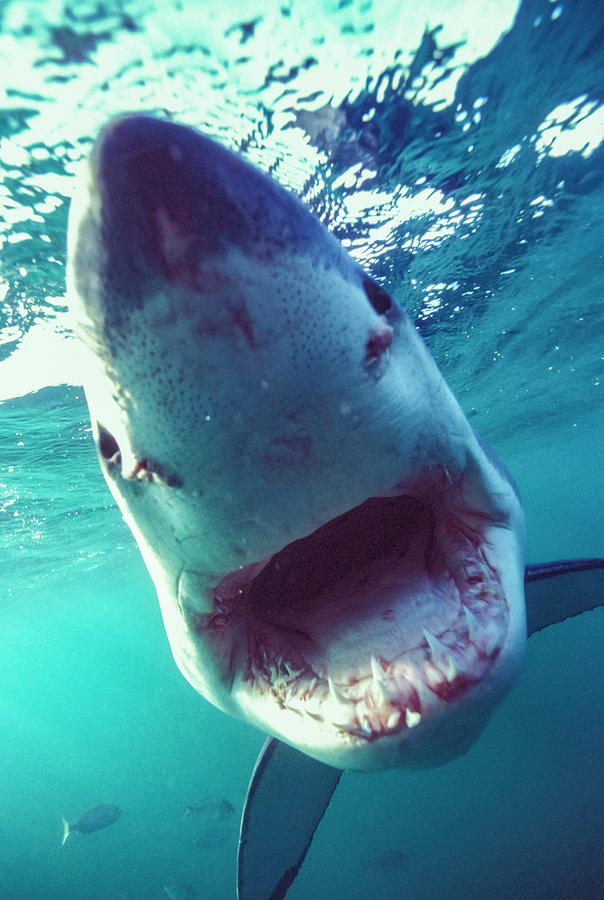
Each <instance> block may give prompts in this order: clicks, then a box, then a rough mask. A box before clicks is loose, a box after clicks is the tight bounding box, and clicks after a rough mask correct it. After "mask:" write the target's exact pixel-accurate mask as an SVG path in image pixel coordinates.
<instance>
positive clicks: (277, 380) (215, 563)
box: [67, 115, 526, 769]
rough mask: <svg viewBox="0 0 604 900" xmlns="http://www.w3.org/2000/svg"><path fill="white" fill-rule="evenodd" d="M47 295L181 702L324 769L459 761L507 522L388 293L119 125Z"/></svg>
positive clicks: (474, 727) (187, 136) (518, 537)
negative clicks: (183, 682) (191, 694)
mask: <svg viewBox="0 0 604 900" xmlns="http://www.w3.org/2000/svg"><path fill="white" fill-rule="evenodd" d="M67 288H68V298H69V304H70V308H71V312H72V315H73V318H74V327H75V330H76V332H77V334H78V335H79V337H80V338H81V340H82V342H83V345H84V347H85V349H86V353H87V362H86V367H85V370H84V372H83V382H84V387H85V392H86V397H87V401H88V405H89V409H90V415H91V421H92V428H93V434H94V438H95V441H96V444H97V448H98V455H99V460H100V464H101V468H102V470H103V474H104V476H105V478H106V480H107V482H108V485H109V487H110V489H111V491H112V493H113V495H114V497H115V499H116V500H117V502H118V504H119V506H120V508H121V510H122V513H123V515H124V518H125V520H126V522H127V523H128V524H129V526H130V528H131V529H132V532H133V533H134V536H135V538H136V540H137V542H138V545H139V547H140V550H141V553H142V555H143V558H144V561H145V563H146V565H147V568H148V570H149V572H150V574H151V577H152V579H153V581H154V583H155V586H156V589H157V594H158V598H159V602H160V605H161V610H162V615H163V621H164V624H165V628H166V632H167V635H168V638H169V641H170V645H171V648H172V653H173V655H174V658H175V661H176V663H177V665H178V666H179V668H180V670H181V671H182V673H183V674H184V676H185V677H186V678H187V679H188V681H189V682H190V683H191V684H192V685H193V687H194V688H195V689H196V690H197V691H198V692H199V693H200V694H202V695H203V696H204V697H206V698H207V699H208V700H209V701H210V702H211V703H213V704H215V705H216V706H217V707H219V708H220V709H221V710H223V711H224V712H226V713H228V714H230V715H232V716H235V717H238V718H240V719H243V720H245V721H247V722H249V723H251V724H253V725H255V726H257V727H259V728H260V729H262V730H264V731H265V732H267V733H268V734H270V735H273V736H275V737H277V738H279V739H281V740H282V741H284V742H286V743H287V744H290V745H291V746H292V747H295V748H297V749H299V750H301V751H303V753H305V754H308V755H309V756H310V757H313V758H314V759H316V760H319V761H321V762H323V763H328V764H329V765H331V766H334V767H337V768H339V769H346V768H354V769H376V768H384V767H389V766H405V765H408V766H428V765H435V764H439V763H442V762H444V761H446V760H448V759H451V758H453V757H455V756H457V755H459V754H461V753H463V752H464V751H465V750H466V749H467V748H468V747H469V746H470V745H471V744H472V742H473V741H474V740H475V739H476V738H477V736H478V735H479V734H480V732H481V730H482V729H483V727H484V725H485V723H486V721H487V720H488V717H489V715H490V713H491V712H492V710H493V709H494V707H495V706H496V704H497V703H498V702H499V700H500V699H501V698H502V697H503V696H504V694H505V693H506V691H507V690H508V688H509V687H510V685H511V683H512V682H513V679H514V676H515V675H516V673H517V671H518V669H519V666H520V664H521V661H522V657H523V651H524V645H525V640H526V620H525V602H524V586H523V582H524V551H523V547H524V519H523V512H522V507H521V504H520V500H519V497H518V493H517V490H516V488H515V486H514V483H513V481H512V479H511V477H510V475H509V474H508V473H507V471H506V469H505V468H504V466H503V465H502V464H501V463H500V462H499V461H498V460H497V459H496V457H495V456H494V454H493V453H492V451H491V450H490V449H489V448H488V447H487V445H486V444H485V442H484V441H483V440H482V439H481V438H480V437H479V436H478V435H477V434H476V433H475V431H474V430H473V429H472V428H471V426H470V425H469V423H468V422H467V420H466V418H465V416H464V414H463V412H462V411H461V408H460V406H459V405H458V403H457V401H456V400H455V398H454V396H453V394H452V393H451V391H450V390H449V388H448V387H447V385H446V384H445V381H444V380H443V378H442V376H441V374H440V372H439V370H438V368H437V366H436V364H435V362H434V361H433V359H432V357H431V356H430V353H429V352H428V350H427V348H426V347H425V345H424V343H423V342H422V340H421V338H420V337H419V335H418V333H417V331H416V329H415V327H414V325H413V323H412V322H411V320H410V319H409V317H408V316H407V314H406V313H405V312H404V310H403V308H402V306H401V304H400V302H399V301H400V300H401V299H404V298H398V297H393V296H392V295H391V294H390V293H389V292H388V290H387V289H386V288H385V287H384V286H382V285H380V284H378V283H376V281H375V280H374V279H372V278H371V276H370V275H369V274H368V273H366V272H365V271H363V269H362V268H361V267H360V266H359V265H358V264H357V263H356V262H355V261H354V260H353V259H352V258H351V257H350V256H349V255H348V254H347V253H346V252H345V251H344V249H343V248H342V246H341V245H340V244H339V242H338V241H337V240H336V239H335V238H334V237H333V236H332V235H331V234H330V233H329V232H328V231H327V230H326V229H325V228H324V227H323V225H322V224H320V223H319V221H318V220H317V219H316V218H315V217H314V216H313V215H312V214H311V213H310V212H309V211H308V210H307V209H306V208H305V207H304V206H303V205H302V204H301V203H300V202H299V201H298V200H297V199H296V198H295V197H294V196H293V195H291V194H290V193H288V192H287V191H286V190H285V189H284V188H282V187H281V186H279V185H278V184H276V183H275V182H274V181H273V180H271V179H270V178H269V177H267V176H266V175H265V174H263V173H262V172H260V171H259V170H257V169H256V168H254V167H253V166H251V165H250V164H249V163H248V162H246V161H245V160H243V159H242V158H241V157H240V156H238V155H236V154H234V153H232V152H231V151H229V150H227V149H225V148H224V147H222V146H219V145H218V144H217V143H215V142H214V141H212V140H210V139H209V138H207V137H205V136H203V135H201V134H199V133H197V132H196V131H194V130H193V129H191V128H188V127H185V126H181V125H178V124H175V123H173V122H171V121H166V120H163V119H159V118H155V117H151V116H144V115H129V116H123V117H120V118H118V119H116V120H114V121H112V122H111V123H109V124H108V125H107V126H106V127H105V128H104V130H103V131H102V133H101V134H100V136H99V137H98V139H97V141H96V143H95V145H94V148H93V150H92V152H91V155H90V157H89V159H88V161H87V163H86V165H85V167H84V170H83V172H82V174H81V175H80V178H79V182H78V185H77V188H76V191H75V193H74V197H73V201H72V204H71V211H70V219H69V230H68V267H67Z"/></svg>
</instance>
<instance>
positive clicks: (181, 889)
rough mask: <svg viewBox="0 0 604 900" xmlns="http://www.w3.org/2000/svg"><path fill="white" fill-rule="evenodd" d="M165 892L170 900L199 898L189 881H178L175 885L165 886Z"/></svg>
mask: <svg viewBox="0 0 604 900" xmlns="http://www.w3.org/2000/svg"><path fill="white" fill-rule="evenodd" d="M164 891H165V893H166V894H167V895H168V897H169V898H170V900H194V898H195V897H199V894H198V893H197V890H196V888H194V887H193V885H192V884H189V882H188V881H177V882H176V883H175V884H164Z"/></svg>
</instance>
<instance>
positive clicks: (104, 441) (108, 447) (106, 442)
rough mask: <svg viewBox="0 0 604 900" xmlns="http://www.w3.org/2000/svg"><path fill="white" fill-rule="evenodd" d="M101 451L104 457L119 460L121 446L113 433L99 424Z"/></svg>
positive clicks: (113, 460) (114, 460) (112, 460)
mask: <svg viewBox="0 0 604 900" xmlns="http://www.w3.org/2000/svg"><path fill="white" fill-rule="evenodd" d="M99 452H100V454H101V456H102V457H103V459H106V460H108V461H109V462H117V459H118V457H119V452H120V448H119V446H118V443H117V441H116V439H115V438H114V437H113V435H112V434H111V433H110V432H109V431H107V429H106V428H103V426H102V425H100V424H99Z"/></svg>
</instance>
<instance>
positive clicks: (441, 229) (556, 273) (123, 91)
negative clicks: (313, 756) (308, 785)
mask: <svg viewBox="0 0 604 900" xmlns="http://www.w3.org/2000/svg"><path fill="white" fill-rule="evenodd" d="M420 6H421V9H417V7H420ZM426 24H428V26H429V28H430V29H435V28H436V27H437V26H438V25H439V24H442V26H443V27H442V29H441V30H440V31H432V37H429V36H426V35H424V28H425V26H426ZM602 28H604V7H601V6H600V5H595V6H594V4H592V3H588V2H579V0H577V2H570V3H565V4H556V3H549V2H541V0H530V2H526V3H523V4H521V5H520V6H518V4H516V3H512V2H510V3H506V2H502V3H500V4H492V3H487V2H484V3H480V2H477V3H470V2H466V3H463V2H459V3H450V4H449V3H447V4H443V3H436V2H434V3H433V4H430V3H427V4H415V3H413V4H411V3H410V2H407V0H405V2H403V3H388V2H378V0H374V3H373V5H371V4H368V3H362V2H359V3H355V2H352V3H346V2H344V3H335V2H334V3H327V2H324V3H320V2H318V0H316V2H314V3H311V4H305V5H304V7H302V6H301V5H300V6H298V5H297V4H296V3H295V2H290V3H289V4H283V5H282V6H281V7H279V8H277V7H276V6H275V5H271V4H269V3H261V2H257V3H256V4H254V5H252V4H247V5H246V7H245V8H244V11H243V12H241V11H239V12H237V13H234V12H232V10H229V8H224V7H221V8H220V9H219V8H217V7H216V6H215V5H214V4H209V3H204V2H197V3H193V2H190V3H183V4H180V5H176V4H175V5H174V6H164V7H162V9H161V10H159V9H155V8H154V7H153V6H151V5H149V4H145V3H143V2H141V0H139V2H136V3H130V4H123V3H119V4H118V3H115V4H113V3H105V4H103V6H102V7H100V6H99V7H97V6H96V5H94V4H85V3H81V4H80V3H78V4H73V6H71V7H69V6H68V5H63V4H62V3H57V4H47V3H38V2H33V0H31V2H12V3H11V2H8V3H6V2H5V3H2V4H0V76H1V77H0V92H3V93H0V97H1V98H2V99H1V100H0V137H1V139H2V141H1V143H0V167H1V169H0V171H1V174H2V180H1V181H0V338H1V343H0V398H1V399H3V401H4V402H3V403H2V404H1V405H0V513H1V516H0V619H1V623H2V642H1V644H0V753H1V756H0V758H1V760H2V766H1V767H0V798H1V802H0V839H1V847H2V851H1V856H0V859H1V861H2V864H1V866H0V896H1V897H6V898H8V900H13V898H14V900H21V898H23V900H30V898H31V900H34V898H49V900H55V898H57V900H59V898H66V897H70V898H82V900H109V898H111V900H117V898H136V900H138V898H154V897H157V898H161V897H165V896H167V895H166V893H165V892H164V890H163V887H164V885H172V884H175V883H177V882H185V883H188V884H190V885H193V886H194V887H195V889H196V890H197V892H198V895H199V896H200V897H204V898H217V900H222V898H225V900H226V898H232V897H233V896H234V878H235V864H234V858H235V849H236V840H237V821H236V819H237V817H234V818H233V819H232V820H229V821H228V822H226V823H224V827H223V826H222V824H221V828H223V833H222V838H221V840H220V841H219V842H218V846H215V847H207V846H206V847H198V846H196V842H197V841H198V839H199V838H200V837H202V835H203V834H204V833H206V832H207V831H208V830H211V826H210V824H209V823H206V822H204V821H200V819H199V818H198V817H194V816H190V817H187V818H186V819H184V820H183V819H182V814H183V811H184V807H185V805H187V804H189V805H191V804H193V803H195V802H197V801H198V800H200V799H202V798H203V797H204V796H207V795H218V796H222V797H224V798H226V799H228V800H229V801H230V802H231V803H232V804H233V806H235V808H236V809H237V811H239V810H240V809H241V806H242V803H243V801H244V797H245V791H246V786H247V781H248V778H249V774H250V772H251V769H252V766H253V763H254V760H255V757H256V755H257V752H258V750H259V748H260V746H261V744H262V742H263V736H262V735H260V734H259V733H257V732H255V731H254V730H252V729H250V728H248V727H246V726H244V725H242V724H241V723H237V722H234V721H232V720H230V719H228V718H227V717H226V716H224V715H222V714H220V713H218V712H217V711H215V710H214V709H213V708H212V707H210V706H209V705H208V704H207V703H206V702H205V701H204V700H202V699H201V698H200V697H198V696H197V695H196V694H195V693H194V692H193V690H192V689H191V688H190V687H189V685H188V684H187V683H186V682H185V681H184V679H183V678H182V676H181V675H180V674H179V672H178V670H177V669H176V667H175V665H174V663H173V661H172V657H171V654H170V650H169V646H168V642H167V639H166V637H165V634H164V631H163V626H162V623H161V618H160V614H159V608H158V605H157V601H156V599H155V595H154V590H153V587H152V585H151V583H150V580H149V578H148V575H147V573H146V570H145V568H144V566H143V564H142V562H141V560H140V558H139V555H138V551H137V549H136V547H135V546H134V542H133V540H132V538H131V536H130V533H129V531H128V529H127V528H126V526H125V525H124V523H123V522H122V520H121V517H120V514H119V512H118V511H117V509H116V508H115V506H114V505H113V502H112V500H111V497H110V495H109V492H108V490H107V488H106V487H105V484H104V481H103V479H102V476H101V474H100V471H99V469H98V465H97V462H96V453H95V449H94V446H93V442H92V438H91V435H90V431H89V424H88V417H87V410H86V406H85V401H84V398H83V392H82V390H81V388H79V386H78V369H77V352H76V348H75V347H74V345H73V342H72V341H71V339H70V327H69V321H68V318H67V316H66V307H65V301H64V263H65V227H66V217H67V208H68V202H69V196H70V192H71V186H72V178H73V172H74V170H75V166H76V164H77V162H78V160H79V159H80V158H81V157H82V156H83V154H85V153H86V152H87V150H88V148H89V146H90V142H91V139H92V138H93V136H94V135H95V133H96V131H97V130H98V128H99V127H100V126H101V125H102V124H103V122H104V121H105V120H106V119H107V118H108V117H109V116H110V115H112V114H114V113H117V112H119V111H123V110H131V109H139V108H144V109H147V110H149V109H151V110H154V111H157V112H162V111H164V110H167V111H168V112H169V113H170V114H172V115H173V116H174V117H175V118H176V119H178V120H181V121H185V122H188V123H190V124H193V125H196V126H198V127H200V128H203V129H204V130H206V131H207V132H209V133H210V134H212V135H213V136H214V137H216V138H218V139H220V140H222V141H223V142H225V143H227V144H229V145H230V146H233V147H236V148H238V149H242V150H243V151H245V152H246V153H248V154H249V156H250V158H251V159H253V160H254V161H255V162H256V163H257V164H259V165H261V166H262V167H263V168H265V169H267V170H270V171H271V172H272V173H273V174H274V176H275V177H276V178H278V179H279V180H281V181H282V182H283V183H284V184H286V185H287V186H289V187H291V188H292V189H294V190H296V191H298V192H299V193H300V194H301V195H302V197H303V198H304V200H305V201H306V202H307V203H308V204H309V205H310V206H311V207H312V208H313V209H314V210H315V211H316V212H317V214H318V215H319V216H320V217H321V218H322V219H323V220H324V221H326V222H327V223H328V224H329V225H330V227H331V228H332V229H333V230H334V231H335V233H336V234H337V235H338V236H339V237H340V238H341V239H342V240H344V241H345V242H346V243H347V245H348V246H349V249H350V250H351V252H353V253H354V254H355V255H356V256H357V257H358V258H359V259H360V260H362V261H363V263H364V265H365V266H366V267H367V268H368V269H369V270H370V271H371V272H372V274H373V275H374V276H375V277H377V278H378V279H383V280H384V281H387V282H388V283H389V284H390V285H393V286H394V287H395V289H396V291H397V294H398V296H399V297H400V299H401V301H402V302H403V303H404V305H405V306H406V308H407V309H408V310H409V312H410V313H411V315H412V316H414V317H415V319H416V321H417V325H418V327H419V328H420V330H421V332H422V334H423V335H424V337H425V339H426V340H427V342H428V343H429V346H430V347H431V349H432V352H433V353H434V355H435V357H436V358H437V361H438V363H439V365H440V366H441V369H442V371H443V373H444V375H445V377H446V379H447V381H448V382H449V384H450V385H451V387H452V389H453V390H454V392H455V393H456V395H457V396H458V398H459V400H460V402H461V403H462V406H463V407H464V409H465V411H466V413H467V415H468V416H469V417H470V420H471V422H472V424H473V425H474V426H475V427H476V428H477V429H478V430H479V431H480V432H481V433H482V434H483V435H484V436H485V437H486V439H487V440H488V441H489V442H490V443H491V444H492V445H493V447H494V448H495V450H496V451H497V453H498V454H499V455H500V456H501V457H502V458H503V459H504V460H505V462H506V464H507V465H508V467H509V468H510V470H511V471H512V472H513V474H514V476H515V478H516V480H517V482H518V484H519V487H520V491H521V494H522V497H523V501H524V506H525V510H526V514H527V523H528V548H527V553H528V559H529V560H530V561H537V560H540V559H549V558H555V557H560V556H565V557H566V556H573V555H577V556H588V555H600V556H602V555H604V523H603V518H602V506H603V500H604V466H603V465H602V463H603V457H602V446H603V445H604V402H603V397H602V390H603V357H604V349H603V348H604V308H603V303H602V284H603V283H604V278H603V276H604V255H603V252H602V248H603V247H604V236H603V229H602V221H601V210H602V208H603V201H604V178H603V175H604V144H603V143H602V139H603V138H604V117H603V114H602V99H603V93H604V67H603V63H604V51H603V50H602V49H601V48H602V39H601V35H602ZM24 71H27V73H28V75H27V77H24V76H23V72H24ZM332 98H333V99H332ZM330 102H331V108H330V107H329V104H330ZM603 640H604V610H598V611H596V612H594V613H589V614H586V615H584V616H582V617H581V618H579V619H576V620H573V621H570V622H566V623H563V624H562V625H560V626H556V627H555V628H553V629H549V630H548V631H546V632H544V633H541V634H539V635H537V636H535V637H533V638H532V639H531V641H530V642H529V648H528V655H527V662H526V666H525V668H524V670H523V673H522V675H521V678H520V679H519V681H518V683H517V685H516V686H515V688H514V690H513V691H512V693H511V695H510V696H509V697H508V698H507V699H506V700H505V701H504V703H503V704H502V705H501V707H500V708H499V709H498V710H497V711H496V713H495V715H494V717H493V720H492V722H491V724H490V726H489V728H488V729H487V731H486V732H485V734H484V736H483V737H482V738H481V740H480V741H479V742H478V743H477V745H476V746H475V747H474V748H473V749H472V750H471V751H470V752H469V753H468V754H467V756H466V757H464V758H462V759H460V760H457V761H455V762H453V763H450V764H449V765H447V766H445V767H443V768H441V769H438V770H435V771H433V772H422V773H406V772H402V771H401V772H396V773H381V774H375V775H370V776H361V775H358V774H350V773H348V774H346V775H345V776H344V777H343V778H342V781H341V784H340V787H339V788H338V790H337V792H336V795H335V798H334V801H333V802H332V805H331V806H330V808H329V810H328V813H327V815H326V817H325V820H324V821H323V823H322V824H321V826H320V829H319V831H318V832H317V835H316V838H315V841H314V844H313V847H312V848H311V851H310V853H309V857H308V859H307V862H306V864H305V866H304V868H303V870H302V872H301V875H300V877H299V879H298V881H297V882H296V884H295V885H294V887H293V888H292V889H291V892H290V894H289V895H288V896H291V897H292V900H296V898H297V900H306V898H309V897H312V898H313V900H322V898H326V900H327V898H333V897H336V898H339V897H342V898H343V897H346V898H352V900H357V898H358V900H361V898H365V897H367V896H372V897H375V898H376V900H377V898H380V900H381V898H383V900H389V898H397V900H398V898H409V900H457V898H464V900H474V898H476V900H478V898H483V897H485V896H488V897H494V898H501V900H504V898H521V900H522V898H539V900H541V898H542V900H551V898H553V900H562V898H569V900H570V898H578V900H602V897H604V887H603V886H604V788H603V787H602V785H603V784H604V778H603V776H604V757H603V755H602V747H603V746H604V715H603V714H602V713H603V710H604V662H603V659H604V656H603V654H602V650H601V648H602V642H603ZM100 803H115V804H117V805H119V806H120V808H121V809H122V815H121V817H120V819H119V820H118V821H117V822H116V823H115V824H114V825H112V826H111V827H110V828H107V829H106V830H104V831H99V832H96V833H95V834H91V835H80V834H74V835H72V836H71V837H70V838H69V840H68V841H67V843H66V845H65V846H64V847H61V846H60V844H61V838H62V826H61V816H64V817H65V818H67V819H69V820H70V821H75V820H76V819H77V817H78V816H79V815H81V814H82V813H83V812H84V811H85V810H86V809H88V808H90V807H92V806H95V805H96V804H100ZM206 843H207V842H206ZM210 843H211V841H210ZM392 849H398V850H401V851H402V852H403V854H404V859H403V860H402V861H400V863H399V864H397V865H391V866H390V867H385V868H381V869H379V868H378V869H376V868H374V867H373V865H372V863H373V861H374V860H375V858H376V857H377V856H379V855H380V854H381V853H384V852H385V851H389V850H392Z"/></svg>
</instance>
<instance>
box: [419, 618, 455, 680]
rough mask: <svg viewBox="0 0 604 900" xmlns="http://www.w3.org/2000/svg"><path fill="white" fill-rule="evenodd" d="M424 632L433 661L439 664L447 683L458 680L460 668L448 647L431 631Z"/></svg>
mask: <svg viewBox="0 0 604 900" xmlns="http://www.w3.org/2000/svg"><path fill="white" fill-rule="evenodd" d="M422 630H423V633H424V637H425V639H426V641H427V642H428V647H429V648H430V653H431V654H432V658H433V661H434V662H435V663H436V664H437V666H438V668H439V669H440V671H441V672H442V673H443V675H444V676H445V678H446V679H447V681H453V679H454V678H457V676H458V675H459V674H460V670H459V666H458V665H457V663H456V662H455V659H454V658H453V654H452V653H451V651H450V650H449V648H448V647H446V646H445V645H444V644H442V643H441V642H440V641H439V640H438V638H437V637H435V636H434V635H433V634H432V632H431V631H428V629H427V628H424V629H422Z"/></svg>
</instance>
